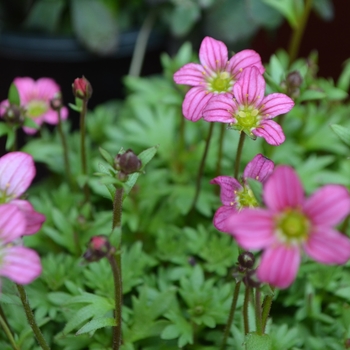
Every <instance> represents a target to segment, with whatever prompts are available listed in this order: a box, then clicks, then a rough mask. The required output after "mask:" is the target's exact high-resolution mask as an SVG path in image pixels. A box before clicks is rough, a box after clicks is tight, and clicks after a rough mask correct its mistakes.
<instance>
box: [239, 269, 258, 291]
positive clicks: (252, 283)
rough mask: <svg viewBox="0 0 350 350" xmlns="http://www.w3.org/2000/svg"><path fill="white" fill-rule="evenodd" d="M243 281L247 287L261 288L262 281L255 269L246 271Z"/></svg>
mask: <svg viewBox="0 0 350 350" xmlns="http://www.w3.org/2000/svg"><path fill="white" fill-rule="evenodd" d="M243 283H244V284H245V285H246V286H247V287H251V288H259V287H260V284H261V282H260V281H259V280H258V277H257V276H256V271H255V270H249V271H247V272H246V274H245V276H244V277H243Z"/></svg>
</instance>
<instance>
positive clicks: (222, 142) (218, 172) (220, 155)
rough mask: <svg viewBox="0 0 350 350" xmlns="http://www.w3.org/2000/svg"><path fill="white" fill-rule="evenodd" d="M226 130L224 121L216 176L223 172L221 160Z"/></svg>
mask: <svg viewBox="0 0 350 350" xmlns="http://www.w3.org/2000/svg"><path fill="white" fill-rule="evenodd" d="M225 130H226V124H224V123H222V124H221V126H220V136H219V149H218V159H217V162H216V172H215V176H219V175H220V174H221V161H222V154H223V148H224V136H225ZM217 188H218V190H219V191H220V188H219V187H217Z"/></svg>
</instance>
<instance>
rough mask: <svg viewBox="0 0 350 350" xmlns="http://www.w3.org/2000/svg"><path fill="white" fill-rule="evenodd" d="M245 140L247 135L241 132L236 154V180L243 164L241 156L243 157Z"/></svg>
mask: <svg viewBox="0 0 350 350" xmlns="http://www.w3.org/2000/svg"><path fill="white" fill-rule="evenodd" d="M244 139H245V133H244V132H242V131H241V133H240V135H239V141H238V146H237V153H236V161H235V171H234V178H235V179H237V178H238V174H239V165H240V162H241V155H242V150H243V145H244Z"/></svg>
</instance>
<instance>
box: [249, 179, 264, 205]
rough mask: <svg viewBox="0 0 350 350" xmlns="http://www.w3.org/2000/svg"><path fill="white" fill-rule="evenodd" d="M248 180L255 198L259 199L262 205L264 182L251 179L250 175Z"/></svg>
mask: <svg viewBox="0 0 350 350" xmlns="http://www.w3.org/2000/svg"><path fill="white" fill-rule="evenodd" d="M246 180H247V182H248V185H249V187H250V189H251V190H252V192H253V194H254V197H255V199H256V200H257V201H258V203H259V205H262V189H263V188H262V183H261V182H260V181H257V180H254V179H251V178H250V177H248V178H247V179H246Z"/></svg>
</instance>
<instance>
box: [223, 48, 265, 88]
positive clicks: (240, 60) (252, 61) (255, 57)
mask: <svg viewBox="0 0 350 350" xmlns="http://www.w3.org/2000/svg"><path fill="white" fill-rule="evenodd" d="M251 66H255V67H257V68H258V70H259V72H260V73H261V74H263V73H264V72H265V68H264V66H263V65H262V63H261V57H260V55H259V54H258V53H257V52H255V51H254V50H243V51H240V52H237V53H236V54H235V55H234V56H233V57H231V59H230V61H229V63H228V66H227V70H228V71H229V72H231V74H232V75H233V76H235V79H236V80H237V79H238V78H240V75H241V73H242V72H243V70H244V69H245V68H247V67H251ZM264 92H265V91H264Z"/></svg>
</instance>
